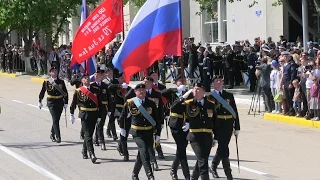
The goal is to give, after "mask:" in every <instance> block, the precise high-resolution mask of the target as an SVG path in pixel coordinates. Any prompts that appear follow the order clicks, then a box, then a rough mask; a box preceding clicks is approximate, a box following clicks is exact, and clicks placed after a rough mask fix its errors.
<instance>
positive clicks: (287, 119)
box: [263, 113, 320, 128]
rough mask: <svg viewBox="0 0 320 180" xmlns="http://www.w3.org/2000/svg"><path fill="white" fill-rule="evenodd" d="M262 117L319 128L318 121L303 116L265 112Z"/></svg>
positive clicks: (319, 123) (319, 122)
mask: <svg viewBox="0 0 320 180" xmlns="http://www.w3.org/2000/svg"><path fill="white" fill-rule="evenodd" d="M263 119H264V120H271V121H277V122H283V123H287V124H293V125H297V126H303V127H312V128H320V121H312V120H306V119H305V118H298V117H294V116H284V115H279V114H271V113H265V114H264V116H263Z"/></svg>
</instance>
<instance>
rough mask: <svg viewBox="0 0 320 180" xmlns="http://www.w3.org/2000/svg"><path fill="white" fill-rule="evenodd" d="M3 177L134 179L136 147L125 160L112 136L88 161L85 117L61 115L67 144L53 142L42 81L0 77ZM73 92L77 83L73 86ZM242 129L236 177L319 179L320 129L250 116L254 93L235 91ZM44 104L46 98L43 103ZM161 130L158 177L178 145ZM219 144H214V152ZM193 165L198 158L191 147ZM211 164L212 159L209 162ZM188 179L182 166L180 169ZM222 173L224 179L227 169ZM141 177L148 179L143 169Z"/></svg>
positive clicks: (162, 179) (165, 177)
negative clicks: (82, 131) (73, 120)
mask: <svg viewBox="0 0 320 180" xmlns="http://www.w3.org/2000/svg"><path fill="white" fill-rule="evenodd" d="M0 82H1V84H2V86H1V88H0V105H1V108H2V112H1V114H0V179H1V180H6V179H10V180H12V179H19V180H21V179H27V180H30V179H39V180H40V179H68V180H69V179H70V180H71V179H75V180H80V179H108V180H109V179H110V180H116V179H119V180H127V179H130V178H131V172H132V168H133V165H134V160H135V156H136V154H137V149H136V145H135V143H134V142H133V141H132V139H131V138H130V140H129V144H128V146H129V153H130V162H123V160H122V157H121V156H119V154H118V152H117V151H116V145H117V144H116V142H114V141H112V140H111V139H107V151H101V150H100V149H99V148H95V152H96V156H97V157H98V161H97V162H98V164H92V163H91V161H90V160H83V159H82V155H81V148H82V141H81V140H80V139H79V130H80V126H81V125H80V121H76V123H75V124H71V122H70V121H69V111H67V120H68V127H66V126H65V119H64V116H62V117H61V121H60V122H61V123H60V127H61V135H62V143H61V144H57V143H53V142H51V140H50V138H49V135H50V128H51V116H50V114H49V111H48V110H47V109H46V108H43V109H42V110H39V108H37V103H38V94H39V91H40V88H41V83H36V82H31V81H30V80H27V79H23V78H14V79H13V78H9V77H0ZM68 89H69V93H70V96H72V94H73V91H74V89H73V87H68ZM236 98H237V99H236V101H237V104H238V109H239V114H240V122H241V132H240V136H239V152H240V173H239V172H238V168H237V161H236V157H237V156H236V149H235V141H234V138H233V139H232V141H231V142H230V159H231V163H232V170H233V175H234V178H235V179H250V180H251V179H252V180H253V179H285V180H305V179H308V180H314V179H320V171H319V167H320V161H319V158H318V154H319V153H318V152H319V149H320V143H318V141H319V139H320V133H319V132H320V130H318V129H311V128H304V127H298V126H293V125H288V124H282V123H277V122H273V121H264V120H263V119H262V117H261V115H258V116H255V117H254V116H252V115H247V112H248V108H249V105H248V104H250V101H251V99H250V98H251V96H249V95H236ZM44 104H45V101H44ZM165 137H166V135H165V131H163V134H162V140H161V142H162V147H163V151H164V153H165V156H166V159H165V160H158V164H159V167H160V171H157V172H155V178H156V179H158V180H169V179H170V175H169V172H170V165H171V163H172V159H173V157H174V156H175V144H174V142H173V138H172V137H171V136H170V137H169V139H168V140H166V138H165ZM215 150H216V148H215V147H214V148H212V153H211V155H214V153H215ZM188 155H189V156H188V158H189V166H190V169H191V170H192V168H193V165H194V164H195V156H194V154H193V151H192V149H191V147H190V146H188ZM210 164H211V161H210ZM178 172H179V173H178V175H179V177H180V179H183V175H182V172H181V170H179V171H178ZM218 173H219V174H220V176H221V177H222V178H221V179H225V175H224V172H223V169H222V168H221V166H220V168H219V170H218ZM210 176H211V175H210ZM140 179H146V178H145V173H144V170H143V169H142V170H141V173H140Z"/></svg>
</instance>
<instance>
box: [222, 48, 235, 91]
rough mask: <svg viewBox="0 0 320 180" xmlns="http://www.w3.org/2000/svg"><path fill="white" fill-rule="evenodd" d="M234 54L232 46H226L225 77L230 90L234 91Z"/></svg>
mask: <svg viewBox="0 0 320 180" xmlns="http://www.w3.org/2000/svg"><path fill="white" fill-rule="evenodd" d="M234 56H235V54H234V52H233V50H232V49H231V46H230V45H227V46H226V59H225V71H224V72H225V76H224V77H227V79H228V80H229V87H228V89H233V86H234V72H233V71H234V67H233V60H234Z"/></svg>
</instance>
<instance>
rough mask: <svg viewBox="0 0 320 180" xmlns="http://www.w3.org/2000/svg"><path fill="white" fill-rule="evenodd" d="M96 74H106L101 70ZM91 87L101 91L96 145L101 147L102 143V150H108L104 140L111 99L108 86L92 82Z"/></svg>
mask: <svg viewBox="0 0 320 180" xmlns="http://www.w3.org/2000/svg"><path fill="white" fill-rule="evenodd" d="M96 73H104V70H100V69H99V68H97V71H96ZM90 86H91V87H92V88H95V89H97V90H99V94H100V95H101V96H100V99H101V104H100V107H99V117H98V120H97V124H96V131H95V145H96V146H99V143H101V150H106V145H105V140H104V134H103V127H104V124H105V122H106V117H107V113H108V109H109V108H108V106H109V105H110V104H108V102H109V97H108V91H109V90H108V85H107V84H105V83H104V82H92V83H90Z"/></svg>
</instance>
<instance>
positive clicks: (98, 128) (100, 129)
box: [96, 112, 107, 143]
mask: <svg viewBox="0 0 320 180" xmlns="http://www.w3.org/2000/svg"><path fill="white" fill-rule="evenodd" d="M100 114H101V115H100V116H101V118H98V120H97V124H96V138H97V139H96V141H97V140H99V141H100V142H101V143H104V134H103V126H104V124H105V122H106V118H107V112H102V113H100Z"/></svg>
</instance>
